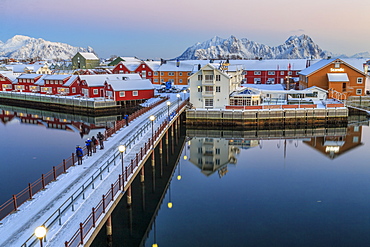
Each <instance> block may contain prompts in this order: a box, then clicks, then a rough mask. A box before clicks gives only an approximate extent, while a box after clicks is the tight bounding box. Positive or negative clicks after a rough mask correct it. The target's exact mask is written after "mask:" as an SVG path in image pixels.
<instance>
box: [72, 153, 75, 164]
mask: <svg viewBox="0 0 370 247" xmlns="http://www.w3.org/2000/svg"><path fill="white" fill-rule="evenodd" d="M72 165H73V166H74V165H75V154H74V153H72Z"/></svg>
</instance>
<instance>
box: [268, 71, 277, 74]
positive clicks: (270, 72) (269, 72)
mask: <svg viewBox="0 0 370 247" xmlns="http://www.w3.org/2000/svg"><path fill="white" fill-rule="evenodd" d="M267 74H268V75H275V71H268V72H267Z"/></svg>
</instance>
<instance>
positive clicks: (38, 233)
mask: <svg viewBox="0 0 370 247" xmlns="http://www.w3.org/2000/svg"><path fill="white" fill-rule="evenodd" d="M35 236H36V237H37V238H38V239H40V247H42V239H43V238H44V237H45V236H46V228H45V226H39V227H37V228H36V229H35Z"/></svg>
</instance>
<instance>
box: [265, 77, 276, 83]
mask: <svg viewBox="0 0 370 247" xmlns="http://www.w3.org/2000/svg"><path fill="white" fill-rule="evenodd" d="M266 84H275V78H268V79H267V81H266Z"/></svg>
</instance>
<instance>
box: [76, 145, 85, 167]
mask: <svg viewBox="0 0 370 247" xmlns="http://www.w3.org/2000/svg"><path fill="white" fill-rule="evenodd" d="M76 156H77V161H78V165H82V157H83V156H84V152H83V151H82V148H81V146H79V145H77V147H76Z"/></svg>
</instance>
